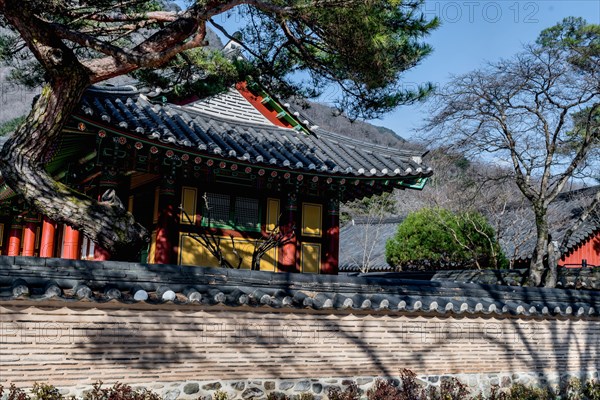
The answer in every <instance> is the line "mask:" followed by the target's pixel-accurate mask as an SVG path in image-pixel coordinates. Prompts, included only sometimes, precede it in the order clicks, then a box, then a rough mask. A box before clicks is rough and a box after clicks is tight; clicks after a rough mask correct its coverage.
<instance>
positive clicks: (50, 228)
mask: <svg viewBox="0 0 600 400" xmlns="http://www.w3.org/2000/svg"><path fill="white" fill-rule="evenodd" d="M55 233H56V222H54V221H52V220H51V219H50V218H48V217H44V220H43V222H42V239H41V241H40V257H54V247H55V246H54V240H55Z"/></svg>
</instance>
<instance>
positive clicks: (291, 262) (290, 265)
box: [279, 193, 300, 272]
mask: <svg viewBox="0 0 600 400" xmlns="http://www.w3.org/2000/svg"><path fill="white" fill-rule="evenodd" d="M286 212H287V221H286V223H285V225H283V226H282V227H281V230H282V231H283V232H284V233H285V234H288V233H289V232H291V231H292V230H295V231H296V232H298V229H296V228H297V219H298V218H297V214H298V200H297V198H296V194H295V193H289V194H288V198H287V203H286ZM297 250H298V238H297V237H296V235H294V236H293V238H292V239H291V240H289V241H288V242H287V243H286V244H284V245H283V246H282V248H281V262H280V263H279V264H280V269H281V270H283V271H287V272H299V271H300V269H299V266H298V263H297V257H296V253H297Z"/></svg>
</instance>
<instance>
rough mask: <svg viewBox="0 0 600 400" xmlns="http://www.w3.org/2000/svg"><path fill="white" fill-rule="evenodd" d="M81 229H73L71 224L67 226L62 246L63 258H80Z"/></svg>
mask: <svg viewBox="0 0 600 400" xmlns="http://www.w3.org/2000/svg"><path fill="white" fill-rule="evenodd" d="M79 238H80V235H79V231H78V230H77V229H73V228H71V227H70V226H68V225H66V226H65V236H64V238H63V246H62V258H66V259H68V260H78V259H79V256H80V254H81V247H80V244H79Z"/></svg>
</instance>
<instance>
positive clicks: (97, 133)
mask: <svg viewBox="0 0 600 400" xmlns="http://www.w3.org/2000/svg"><path fill="white" fill-rule="evenodd" d="M47 169H48V171H49V172H51V173H52V174H53V175H54V176H55V177H56V178H57V179H58V180H60V181H62V182H65V183H66V184H68V185H70V186H72V187H75V188H77V189H78V190H80V191H82V192H84V193H86V194H88V195H90V196H91V197H95V198H99V199H102V200H103V201H108V202H115V203H118V202H121V203H122V204H123V207H126V208H127V209H128V210H129V211H130V212H132V213H133V214H134V216H135V217H136V220H137V221H138V222H140V223H141V224H142V225H144V226H145V227H147V228H148V230H149V231H150V232H152V242H151V244H150V246H149V248H148V249H147V250H145V251H144V252H143V253H142V254H140V255H138V254H132V255H131V261H142V262H149V263H158V264H184V265H203V266H217V265H218V261H217V259H216V258H215V257H214V256H213V255H212V254H211V253H210V252H208V251H207V250H206V248H205V247H203V246H201V245H199V244H198V242H197V241H196V240H195V239H194V237H195V235H197V233H198V230H204V231H206V232H210V233H211V234H212V235H214V237H215V238H216V240H217V241H218V242H219V243H220V246H221V248H222V250H223V253H224V254H225V255H226V257H227V260H228V261H229V262H230V263H231V264H232V265H234V266H237V265H238V262H239V258H238V256H236V253H237V254H239V255H240V257H241V260H242V261H241V268H250V267H251V265H250V264H251V258H252V253H253V251H254V248H255V245H256V243H257V242H259V243H260V242H261V241H263V240H265V239H266V238H267V237H268V235H269V233H270V232H272V231H274V230H275V228H279V229H280V231H281V232H282V233H283V234H287V235H288V238H289V240H288V241H287V243H286V244H284V245H282V246H279V247H278V248H275V249H272V250H270V251H269V252H267V253H266V254H265V255H264V257H263V258H262V261H261V263H260V269H262V270H269V271H289V272H308V273H326V274H336V273H337V271H338V258H339V257H338V254H339V250H338V249H339V203H340V202H341V201H347V200H351V199H354V198H358V197H364V196H369V195H373V194H380V193H382V192H386V191H391V190H393V189H395V188H409V189H421V188H422V187H423V186H424V185H425V182H426V180H427V177H428V176H430V175H431V173H432V172H431V170H430V169H429V168H427V167H426V166H424V165H423V164H422V162H421V158H420V156H419V154H415V153H414V152H412V151H406V150H401V149H393V148H387V147H383V146H377V145H373V144H369V143H365V142H362V141H358V140H354V139H349V138H347V137H344V136H342V135H339V134H335V133H332V132H328V131H325V130H323V129H320V128H318V127H316V126H313V125H311V124H310V123H309V122H308V121H305V120H303V118H302V117H301V116H300V114H299V113H298V112H295V111H294V110H293V109H290V108H288V107H282V106H281V105H280V104H279V103H277V102H276V101H274V100H273V98H271V97H270V96H268V95H267V94H266V93H264V92H263V91H262V90H261V89H260V88H253V89H252V90H250V89H249V88H248V87H247V85H245V84H238V85H236V87H235V88H231V89H230V90H229V91H228V92H226V93H223V94H220V95H217V96H215V97H212V98H209V99H203V100H195V101H191V102H188V103H186V104H181V105H175V104H168V103H164V102H162V101H159V102H154V101H152V100H151V99H150V98H148V97H147V96H146V95H144V94H142V93H141V92H139V91H137V90H135V89H134V88H130V87H124V88H110V87H93V88H91V89H89V90H88V91H87V93H86V94H85V95H84V97H83V99H82V100H81V103H80V107H79V108H78V110H77V112H76V113H75V114H74V115H73V117H72V119H71V121H70V123H69V125H68V126H67V127H66V128H65V129H64V134H63V136H62V138H61V140H60V143H57V146H56V148H55V151H54V153H53V154H49V155H48V162H47ZM110 189H113V190H114V191H115V193H116V194H117V196H116V197H114V196H106V197H105V198H102V196H103V194H107V193H108V194H110V193H111V191H110ZM0 200H2V215H1V216H0V230H1V231H0V246H1V252H2V254H5V255H11V256H14V255H27V256H42V257H62V258H85V259H93V260H106V259H109V258H110V254H107V253H106V252H105V251H103V249H101V248H99V247H98V246H96V245H95V244H94V243H91V242H90V241H89V240H87V239H86V238H84V237H83V235H80V234H79V232H77V231H76V230H75V229H72V228H70V227H68V226H57V225H56V224H55V223H54V222H53V221H50V220H48V219H47V218H44V216H41V215H39V214H37V213H35V212H33V211H29V210H26V209H24V207H23V206H22V205H21V204H20V203H19V199H18V197H17V196H15V195H14V193H13V192H12V191H11V190H10V188H8V187H6V186H3V187H2V189H0ZM180 207H181V210H183V212H181V211H180ZM292 231H293V232H294V235H292V234H291V232H292Z"/></svg>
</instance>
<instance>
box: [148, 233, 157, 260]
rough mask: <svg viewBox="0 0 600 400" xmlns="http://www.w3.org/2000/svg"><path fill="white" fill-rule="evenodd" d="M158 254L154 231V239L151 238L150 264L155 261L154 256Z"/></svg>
mask: <svg viewBox="0 0 600 400" xmlns="http://www.w3.org/2000/svg"><path fill="white" fill-rule="evenodd" d="M155 254H156V231H153V232H152V239H151V240H150V250H148V264H152V263H153V262H154V256H155Z"/></svg>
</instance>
